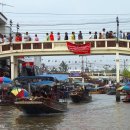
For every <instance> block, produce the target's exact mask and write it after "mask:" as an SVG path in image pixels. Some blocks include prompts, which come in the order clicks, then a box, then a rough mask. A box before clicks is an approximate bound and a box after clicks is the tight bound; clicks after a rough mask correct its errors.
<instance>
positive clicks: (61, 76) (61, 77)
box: [43, 74, 69, 81]
mask: <svg viewBox="0 0 130 130" xmlns="http://www.w3.org/2000/svg"><path fill="white" fill-rule="evenodd" d="M43 76H52V77H55V78H56V79H57V80H59V81H65V80H67V79H68V78H69V75H68V74H43Z"/></svg>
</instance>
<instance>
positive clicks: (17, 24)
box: [16, 23, 19, 33]
mask: <svg viewBox="0 0 130 130" xmlns="http://www.w3.org/2000/svg"><path fill="white" fill-rule="evenodd" d="M16 27H17V33H18V31H19V23H17V26H16Z"/></svg>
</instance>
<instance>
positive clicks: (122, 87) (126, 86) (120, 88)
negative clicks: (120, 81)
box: [117, 85, 130, 91]
mask: <svg viewBox="0 0 130 130" xmlns="http://www.w3.org/2000/svg"><path fill="white" fill-rule="evenodd" d="M117 90H126V91H129V90H130V86H129V85H125V86H121V87H119V88H118V89H117Z"/></svg>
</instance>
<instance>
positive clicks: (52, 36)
mask: <svg viewBox="0 0 130 130" xmlns="http://www.w3.org/2000/svg"><path fill="white" fill-rule="evenodd" d="M50 41H54V34H53V32H51V33H50Z"/></svg>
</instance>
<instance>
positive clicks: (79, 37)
mask: <svg viewBox="0 0 130 130" xmlns="http://www.w3.org/2000/svg"><path fill="white" fill-rule="evenodd" d="M82 39H83V35H82V32H81V31H79V34H78V40H82Z"/></svg>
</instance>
